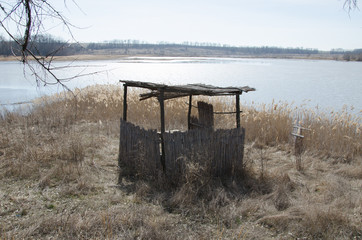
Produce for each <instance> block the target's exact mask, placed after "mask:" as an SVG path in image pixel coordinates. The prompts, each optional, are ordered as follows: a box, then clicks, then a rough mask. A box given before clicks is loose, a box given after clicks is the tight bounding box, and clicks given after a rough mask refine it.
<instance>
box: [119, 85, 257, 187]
mask: <svg viewBox="0 0 362 240" xmlns="http://www.w3.org/2000/svg"><path fill="white" fill-rule="evenodd" d="M120 82H122V83H123V90H124V102H123V119H121V126H120V144H119V157H118V164H119V166H120V167H122V166H126V167H127V168H129V169H130V170H131V171H134V172H137V174H147V175H148V176H150V175H154V174H158V172H159V171H163V172H164V173H165V174H166V175H167V176H170V177H171V176H172V178H173V179H174V180H175V179H177V178H178V177H180V175H181V174H182V172H183V169H184V167H185V162H186V161H201V160H200V159H197V157H196V156H203V157H202V159H204V160H206V161H208V163H207V164H208V166H210V171H211V173H212V174H213V175H215V176H225V175H227V176H232V175H233V174H234V172H235V170H236V169H237V168H240V167H241V166H242V158H243V151H244V136H245V129H244V128H241V126H240V95H241V94H242V93H243V92H249V91H255V89H254V88H250V87H247V86H246V87H215V86H211V85H204V84H188V85H173V86H169V85H164V84H156V83H149V82H139V81H129V80H121V81H120ZM129 87H137V88H145V89H148V90H150V91H149V92H147V93H143V94H140V101H142V100H145V99H148V98H153V97H154V98H157V99H158V102H159V106H160V120H161V121H160V122H161V126H160V129H161V132H160V133H159V134H157V132H156V130H153V131H146V130H144V129H141V128H140V127H137V126H134V125H133V124H131V123H128V122H127V111H128V107H127V91H128V88H129ZM197 95H204V96H232V95H234V96H235V98H236V99H235V100H236V104H235V112H227V113H228V114H230V113H232V114H235V116H236V118H235V120H236V128H235V129H227V130H220V129H219V130H216V131H215V130H214V111H213V106H212V105H211V104H208V103H205V102H198V103H197V108H198V118H196V117H192V116H191V110H192V107H193V106H192V97H193V96H197ZM185 96H188V97H189V102H188V104H189V106H188V116H187V122H188V129H189V131H187V132H183V133H181V132H175V133H166V132H165V101H166V100H168V99H173V98H179V97H185ZM140 154H142V156H141V155H140ZM204 160H202V161H204Z"/></svg>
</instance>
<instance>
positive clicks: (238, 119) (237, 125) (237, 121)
mask: <svg viewBox="0 0 362 240" xmlns="http://www.w3.org/2000/svg"><path fill="white" fill-rule="evenodd" d="M236 128H240V95H239V94H236Z"/></svg>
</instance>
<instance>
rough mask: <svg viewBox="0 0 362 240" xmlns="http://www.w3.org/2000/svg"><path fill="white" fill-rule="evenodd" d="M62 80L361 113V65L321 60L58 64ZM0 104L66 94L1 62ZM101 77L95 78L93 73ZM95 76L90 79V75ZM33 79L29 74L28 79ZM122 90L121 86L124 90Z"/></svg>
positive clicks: (73, 83)
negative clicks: (141, 84) (177, 88)
mask: <svg viewBox="0 0 362 240" xmlns="http://www.w3.org/2000/svg"><path fill="white" fill-rule="evenodd" d="M56 65H57V66H58V67H60V66H69V65H71V66H73V67H70V68H69V67H67V68H61V69H59V70H57V71H56V73H57V75H58V76H59V77H60V78H69V77H72V76H75V75H85V76H84V77H80V78H77V79H73V80H70V81H69V82H67V86H68V87H70V88H75V87H78V88H81V87H85V86H88V85H93V84H108V83H109V84H119V82H118V81H119V80H120V79H126V80H136V81H149V82H156V83H165V84H187V83H205V84H212V85H216V86H225V87H227V86H245V85H248V86H250V87H254V88H256V89H257V91H256V92H250V93H248V94H243V96H242V98H241V99H242V100H243V101H244V103H245V102H246V103H251V102H257V103H267V104H268V103H271V102H272V101H273V99H274V100H275V101H276V102H278V101H288V102H289V103H292V102H293V103H294V105H301V104H305V105H306V106H307V107H315V106H318V107H319V108H321V109H335V110H340V109H342V108H343V106H344V105H347V106H354V109H353V112H355V113H359V111H360V110H361V109H362V96H361V94H360V93H361V92H362V84H361V80H360V78H361V77H360V76H361V75H362V63H360V62H338V61H317V60H285V59H240V58H173V57H164V58H163V57H140V58H134V57H133V58H122V59H118V60H102V61H78V62H75V63H70V62H57V63H56ZM0 72H1V73H2V77H1V78H0V103H1V104H7V103H13V102H21V101H28V100H30V99H33V98H35V97H38V96H40V95H43V94H52V93H55V92H59V91H63V89H62V88H61V87H59V86H47V87H42V86H40V87H37V86H36V84H35V83H34V80H32V78H31V77H29V79H25V77H24V71H23V65H22V64H21V63H18V62H1V63H0ZM95 72H97V74H91V73H95ZM87 74H91V75H87ZM27 75H28V76H29V73H28V74H27ZM120 86H121V85H120Z"/></svg>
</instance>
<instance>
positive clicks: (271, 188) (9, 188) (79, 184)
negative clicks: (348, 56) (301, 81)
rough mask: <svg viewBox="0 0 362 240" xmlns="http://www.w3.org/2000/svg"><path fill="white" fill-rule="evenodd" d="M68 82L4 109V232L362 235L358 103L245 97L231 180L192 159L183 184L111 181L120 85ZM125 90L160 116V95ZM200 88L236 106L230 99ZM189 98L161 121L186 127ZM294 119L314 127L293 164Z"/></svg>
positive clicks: (139, 106)
mask: <svg viewBox="0 0 362 240" xmlns="http://www.w3.org/2000/svg"><path fill="white" fill-rule="evenodd" d="M74 94H75V95H76V98H74V97H73V96H72V94H69V93H68V94H59V95H54V96H50V97H44V98H42V99H38V100H36V101H34V105H33V106H32V109H31V111H30V112H28V111H29V110H28V109H27V108H26V107H23V109H19V110H17V111H14V112H8V111H5V110H4V111H3V112H2V114H1V115H0V182H1V184H0V239H361V238H362V191H361V189H362V148H361V144H362V135H361V122H362V121H361V117H360V114H359V116H356V115H350V114H348V113H347V111H342V112H336V113H330V114H325V115H324V114H317V113H315V112H314V111H313V110H309V109H304V108H302V107H295V106H290V105H288V104H287V103H270V104H269V105H262V106H259V105H258V106H256V105H252V106H244V107H243V113H242V126H243V127H245V129H246V146H245V153H244V172H243V174H242V176H239V178H238V179H236V180H235V181H233V182H224V181H223V180H222V179H214V178H211V177H210V176H208V175H207V174H206V171H205V167H204V166H200V165H197V164H189V165H188V166H187V171H186V173H185V176H184V179H183V180H182V182H180V184H179V185H178V186H171V185H169V184H168V183H167V181H166V180H165V179H164V178H163V177H162V176H160V177H159V179H156V181H147V180H144V179H141V178H139V177H137V176H127V175H124V177H123V178H122V179H121V180H122V181H121V183H120V184H118V174H119V169H118V167H117V157H118V156H117V155H118V136H119V118H120V117H121V115H122V100H123V98H122V91H121V87H120V86H115V85H98V86H92V87H87V88H84V89H77V90H75V91H74ZM129 94H130V100H129V108H128V109H129V121H130V122H133V123H134V124H136V125H140V126H143V127H144V128H146V129H150V128H158V127H159V125H160V123H159V109H158V103H157V102H156V101H155V100H146V101H143V102H139V101H138V94H139V92H137V91H131V92H130V93H129ZM202 99H203V100H204V101H208V102H210V103H212V104H213V105H214V110H215V111H232V110H233V106H234V104H233V103H232V101H233V99H229V98H227V97H224V98H205V97H204V98H202ZM187 100H188V99H187V98H182V99H179V100H169V101H168V102H166V105H165V110H166V121H167V122H166V129H183V130H184V129H186V127H187V104H185V102H187ZM29 108H30V107H29ZM24 111H26V112H28V113H27V114H23V112H24ZM295 119H298V120H299V122H296V120H295ZM295 124H301V125H303V126H304V127H306V128H308V129H310V131H305V132H304V135H305V139H304V152H303V154H302V155H301V166H300V167H301V169H300V170H297V169H296V160H297V159H296V158H295V156H294V154H293V144H292V137H291V134H290V133H291V131H292V127H293V125H295ZM215 125H216V127H217V128H221V127H222V128H233V127H235V116H233V115H217V116H216V117H215ZM200 157H202V156H200ZM120 170H122V169H120Z"/></svg>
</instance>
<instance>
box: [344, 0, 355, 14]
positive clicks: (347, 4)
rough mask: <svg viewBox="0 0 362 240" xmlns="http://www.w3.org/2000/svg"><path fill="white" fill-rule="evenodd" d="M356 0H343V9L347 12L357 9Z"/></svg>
mask: <svg viewBox="0 0 362 240" xmlns="http://www.w3.org/2000/svg"><path fill="white" fill-rule="evenodd" d="M357 3H358V0H345V1H344V5H343V8H344V9H347V11H348V12H351V11H352V10H354V9H358V5H357Z"/></svg>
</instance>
